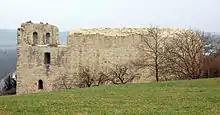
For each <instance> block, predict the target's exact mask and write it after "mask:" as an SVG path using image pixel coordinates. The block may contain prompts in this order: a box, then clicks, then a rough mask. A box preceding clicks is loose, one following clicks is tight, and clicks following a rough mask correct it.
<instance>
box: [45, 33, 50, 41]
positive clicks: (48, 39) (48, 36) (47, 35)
mask: <svg viewBox="0 0 220 115" xmlns="http://www.w3.org/2000/svg"><path fill="white" fill-rule="evenodd" d="M49 43H50V33H46V44H49Z"/></svg>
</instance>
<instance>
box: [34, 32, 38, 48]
mask: <svg viewBox="0 0 220 115" xmlns="http://www.w3.org/2000/svg"><path fill="white" fill-rule="evenodd" d="M37 43H38V33H37V32H34V33H33V45H35V44H37Z"/></svg>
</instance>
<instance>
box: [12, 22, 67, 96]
mask: <svg viewBox="0 0 220 115" xmlns="http://www.w3.org/2000/svg"><path fill="white" fill-rule="evenodd" d="M33 32H37V33H38V43H37V44H34V45H33ZM58 32H59V31H58V29H57V27H55V26H53V25H49V24H32V23H23V24H22V25H21V28H19V29H18V58H17V67H16V71H17V94H20V93H34V92H39V91H52V90H53V89H54V87H53V82H54V80H55V79H56V78H58V77H60V73H62V72H63V71H64V70H65V63H66V60H65V58H64V57H65V56H64V55H65V54H66V47H59V45H58V44H56V43H57V42H56V41H57V40H58V39H59V38H58ZM46 33H51V37H50V43H49V44H45V35H46ZM45 52H48V53H50V57H51V59H50V65H49V67H48V66H46V65H45V64H44V55H45ZM39 80H42V81H43V90H39V89H38V85H39Z"/></svg>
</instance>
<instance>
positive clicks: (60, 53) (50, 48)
mask: <svg viewBox="0 0 220 115" xmlns="http://www.w3.org/2000/svg"><path fill="white" fill-rule="evenodd" d="M148 29H149V28H98V29H81V30H74V31H72V32H70V33H68V38H67V45H66V46H62V47H61V46H60V45H59V44H57V43H58V42H57V41H58V39H59V38H58V28H57V27H55V26H53V25H49V24H32V23H24V24H22V25H21V28H19V29H18V61H17V93H18V94H20V93H34V92H39V91H52V90H55V89H57V87H54V85H59V84H62V83H60V82H61V81H60V82H59V83H58V82H57V81H56V80H57V79H61V78H62V77H63V75H64V74H65V75H67V80H69V81H74V82H72V84H71V85H72V86H73V87H74V84H75V83H76V82H77V79H78V78H79V77H78V74H79V69H80V67H82V66H88V67H91V68H93V69H95V71H106V70H108V69H109V68H113V67H114V65H120V64H127V63H130V62H131V61H134V60H136V59H139V58H140V57H141V56H143V55H142V53H143V52H142V51H141V50H140V49H139V47H138V46H139V45H141V44H142V43H143V41H142V38H143V35H144V34H146V33H147V32H148ZM159 30H160V31H161V36H163V37H167V36H172V35H173V34H174V33H176V32H179V31H183V30H180V29H169V28H162V29H159ZM33 32H38V36H39V41H38V44H36V45H33ZM45 32H49V33H51V35H52V37H51V38H52V39H51V40H50V44H45V42H44V41H45ZM167 38H168V37H167ZM160 42H169V39H166V41H160ZM45 52H49V53H50V54H51V63H50V66H49V69H48V68H47V67H46V65H45V64H44V53H45ZM149 55H151V54H149ZM145 56H146V55H145ZM140 73H141V78H140V79H135V81H134V82H149V81H154V80H155V78H154V77H153V76H152V77H149V78H147V77H146V76H149V75H150V73H149V70H148V69H144V70H142V71H140ZM39 80H42V81H43V85H44V88H43V90H39V89H38V85H39V84H38V81H39Z"/></svg>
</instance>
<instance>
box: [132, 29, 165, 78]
mask: <svg viewBox="0 0 220 115" xmlns="http://www.w3.org/2000/svg"><path fill="white" fill-rule="evenodd" d="M163 35H164V34H163V31H162V29H159V28H157V27H151V28H149V29H148V31H147V33H144V34H141V35H140V36H141V38H142V41H141V42H142V43H141V45H139V46H138V48H139V49H140V50H141V55H142V56H141V58H140V59H138V60H136V61H135V62H134V64H135V65H136V66H138V67H142V68H148V70H150V73H151V74H150V76H152V75H153V74H154V76H155V79H156V81H157V82H158V81H159V80H160V76H161V77H162V75H163V74H162V72H163V68H164V67H165V64H164V62H165V60H164V55H163V54H164V50H163V49H164V47H165V45H166V37H165V36H163Z"/></svg>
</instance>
